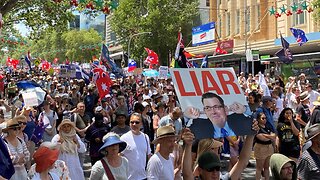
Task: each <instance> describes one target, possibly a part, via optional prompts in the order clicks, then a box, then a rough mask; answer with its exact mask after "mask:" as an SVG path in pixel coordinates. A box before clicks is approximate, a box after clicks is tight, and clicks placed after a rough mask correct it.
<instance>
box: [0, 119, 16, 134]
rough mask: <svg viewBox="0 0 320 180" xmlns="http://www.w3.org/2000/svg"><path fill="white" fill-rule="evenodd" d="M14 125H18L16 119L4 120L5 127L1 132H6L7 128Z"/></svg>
mask: <svg viewBox="0 0 320 180" xmlns="http://www.w3.org/2000/svg"><path fill="white" fill-rule="evenodd" d="M15 127H20V124H19V122H18V121H17V120H16V119H9V120H8V121H6V127H5V128H4V129H2V131H3V132H8V130H9V129H11V128H15Z"/></svg>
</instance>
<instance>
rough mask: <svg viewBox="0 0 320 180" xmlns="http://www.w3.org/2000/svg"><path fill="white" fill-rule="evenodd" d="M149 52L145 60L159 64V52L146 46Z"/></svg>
mask: <svg viewBox="0 0 320 180" xmlns="http://www.w3.org/2000/svg"><path fill="white" fill-rule="evenodd" d="M144 49H145V50H146V51H147V53H148V57H147V58H146V60H145V62H146V63H147V64H159V58H158V54H157V53H155V52H154V51H152V50H151V49H149V48H144Z"/></svg>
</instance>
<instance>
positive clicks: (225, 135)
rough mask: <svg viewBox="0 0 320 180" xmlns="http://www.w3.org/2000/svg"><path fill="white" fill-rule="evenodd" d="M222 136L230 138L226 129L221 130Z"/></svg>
mask: <svg viewBox="0 0 320 180" xmlns="http://www.w3.org/2000/svg"><path fill="white" fill-rule="evenodd" d="M221 134H222V136H223V137H228V135H229V133H228V131H227V130H225V129H224V128H221Z"/></svg>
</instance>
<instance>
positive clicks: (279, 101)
mask: <svg viewBox="0 0 320 180" xmlns="http://www.w3.org/2000/svg"><path fill="white" fill-rule="evenodd" d="M276 109H277V111H275V112H274V114H273V120H274V121H278V118H279V116H280V113H281V111H282V110H283V100H282V99H281V98H279V97H278V98H277V99H276Z"/></svg>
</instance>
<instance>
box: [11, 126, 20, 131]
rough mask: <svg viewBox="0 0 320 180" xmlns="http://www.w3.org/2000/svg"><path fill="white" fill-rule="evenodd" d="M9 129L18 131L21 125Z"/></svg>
mask: <svg viewBox="0 0 320 180" xmlns="http://www.w3.org/2000/svg"><path fill="white" fill-rule="evenodd" d="M11 129H12V130H14V131H19V130H21V127H13V128H11Z"/></svg>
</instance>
